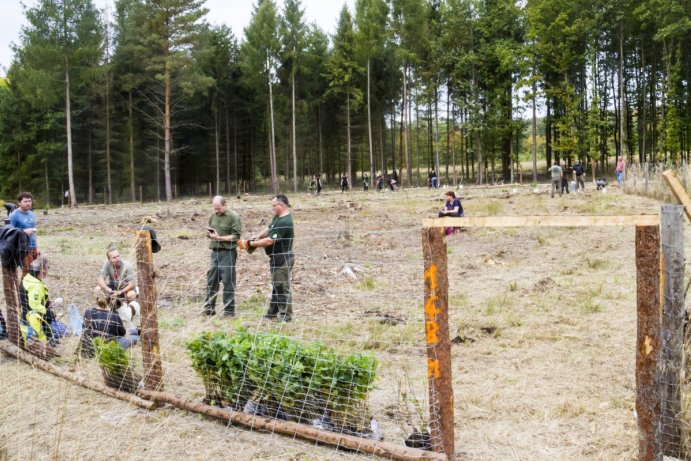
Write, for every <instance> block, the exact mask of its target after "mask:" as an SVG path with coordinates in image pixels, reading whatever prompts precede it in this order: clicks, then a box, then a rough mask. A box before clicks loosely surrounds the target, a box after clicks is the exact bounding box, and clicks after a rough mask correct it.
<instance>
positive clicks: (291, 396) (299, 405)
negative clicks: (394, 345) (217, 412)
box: [187, 329, 377, 431]
mask: <svg viewBox="0 0 691 461" xmlns="http://www.w3.org/2000/svg"><path fill="white" fill-rule="evenodd" d="M187 350H188V353H189V355H190V357H191V359H192V367H193V368H194V370H195V371H196V372H197V374H198V375H199V376H200V377H201V379H202V381H203V382H204V386H205V388H206V400H207V402H209V403H211V404H214V405H219V406H232V407H234V408H236V409H242V408H243V406H244V404H245V403H246V402H247V401H248V400H251V401H252V402H254V404H255V405H263V406H264V408H266V409H267V412H268V414H269V415H275V416H279V415H280V416H281V417H286V418H288V419H292V420H296V421H301V422H305V421H309V420H312V419H315V418H323V417H325V416H326V417H328V419H329V420H330V422H331V424H332V425H334V426H336V427H337V428H339V429H346V430H351V431H363V430H365V429H366V428H367V427H368V423H369V419H370V418H369V415H368V414H367V413H368V412H367V409H366V405H365V401H366V399H367V394H368V392H369V391H370V390H371V389H372V388H373V383H374V380H375V377H376V371H377V361H376V359H375V358H374V357H372V356H370V355H363V354H351V355H343V354H339V353H338V352H336V351H334V350H333V349H330V348H327V347H325V346H323V345H321V344H318V343H312V344H305V343H301V342H299V341H296V340H294V339H292V338H288V337H285V336H278V335H275V334H270V333H256V334H255V333H250V332H248V331H247V330H246V329H239V330H238V331H237V332H236V333H235V334H232V335H231V334H228V333H225V332H214V333H210V332H206V333H202V334H201V335H199V336H197V337H195V338H194V339H192V340H191V341H190V342H189V343H188V344H187Z"/></svg>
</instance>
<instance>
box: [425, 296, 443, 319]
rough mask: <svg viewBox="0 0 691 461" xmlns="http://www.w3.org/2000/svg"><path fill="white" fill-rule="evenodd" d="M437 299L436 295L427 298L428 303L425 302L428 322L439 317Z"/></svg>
mask: <svg viewBox="0 0 691 461" xmlns="http://www.w3.org/2000/svg"><path fill="white" fill-rule="evenodd" d="M437 299H438V298H437V296H436V295H430V296H428V297H427V301H426V302H425V317H426V318H427V320H434V319H435V318H436V317H437V314H438V313H439V312H440V311H439V308H438V307H437V305H436V304H435V302H436V301H437Z"/></svg>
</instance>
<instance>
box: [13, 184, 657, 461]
mask: <svg viewBox="0 0 691 461" xmlns="http://www.w3.org/2000/svg"><path fill="white" fill-rule="evenodd" d="M521 195H524V197H521ZM611 195H613V194H598V195H596V196H594V197H592V198H590V201H591V202H594V201H597V203H598V204H599V203H600V202H602V203H601V205H602V207H603V209H604V210H608V209H609V208H608V206H609V204H610V202H609V200H612V198H611V197H610V196H611ZM595 197H596V198H595ZM617 199H619V197H617ZM442 200H443V199H442V198H441V193H439V192H432V191H426V190H422V191H418V192H401V193H400V194H399V193H396V194H394V193H390V194H370V195H367V196H365V195H364V194H363V195H362V196H356V195H350V196H348V195H347V194H345V195H341V194H333V195H330V196H326V197H322V198H320V199H316V198H314V197H309V198H300V199H298V198H296V199H295V200H293V199H292V198H291V201H293V202H294V203H293V213H294V215H295V219H296V240H295V247H294V251H295V254H296V261H297V262H296V265H295V267H294V270H293V274H292V287H293V293H292V295H293V298H292V303H293V310H294V318H293V321H292V322H286V323H280V322H276V321H275V320H273V319H265V318H263V317H264V315H265V314H266V313H267V309H268V307H269V302H270V297H271V275H270V269H269V262H268V258H267V257H266V256H265V255H264V254H263V252H262V251H261V250H259V251H256V252H255V253H254V254H251V255H250V254H247V253H245V252H240V253H239V255H238V259H237V285H236V290H235V293H236V299H235V301H236V315H235V316H234V317H224V316H223V315H222V314H223V310H222V302H221V299H218V300H217V302H216V315H215V316H211V317H209V316H206V315H204V307H203V304H204V299H205V297H206V275H207V274H206V271H207V269H208V267H209V263H210V254H211V252H210V250H209V248H208V240H207V238H206V233H205V230H204V229H205V228H206V225H207V219H208V216H209V215H210V213H211V207H210V205H209V204H208V200H207V199H189V200H185V201H181V202H178V203H176V204H174V205H168V204H162V205H150V206H149V207H148V208H142V209H137V210H134V209H133V208H132V207H130V206H113V207H104V208H99V209H98V212H97V213H96V212H94V210H88V209H81V210H71V211H67V210H64V211H59V212H52V211H51V212H50V213H49V214H48V215H47V216H44V221H43V223H41V224H42V232H41V235H40V241H41V245H42V248H43V249H44V252H45V253H46V255H47V257H48V258H50V259H51V260H52V261H54V263H55V265H56V267H59V268H60V269H59V270H56V271H53V272H52V273H51V274H49V276H48V277H47V280H46V283H47V285H48V286H49V289H50V291H51V294H53V293H55V295H63V296H65V294H64V291H68V293H69V295H68V296H65V297H66V299H67V301H68V303H71V304H75V305H77V306H78V308H79V310H80V312H81V313H82V314H83V313H84V311H85V310H86V309H87V308H95V307H96V306H95V301H94V299H93V297H92V290H93V288H94V286H95V284H96V275H97V273H98V269H99V268H100V267H101V265H102V264H103V261H104V260H105V258H106V254H105V253H106V248H107V247H108V246H112V245H114V246H116V247H118V248H120V250H121V253H122V254H123V257H124V258H125V259H126V260H128V261H129V262H130V263H134V262H135V260H136V253H135V251H134V243H135V242H134V240H133V235H134V232H135V231H136V230H137V229H139V228H140V227H141V222H142V221H143V220H144V221H147V222H148V224H149V225H151V226H153V227H155V228H156V230H157V233H158V238H159V241H160V242H161V245H162V251H161V252H160V253H157V254H155V255H154V256H153V260H154V269H155V270H154V281H155V289H156V294H157V302H156V314H157V327H158V328H157V332H158V335H159V345H160V348H159V351H158V352H159V354H160V360H161V364H162V367H161V368H162V370H163V375H162V382H163V386H164V389H163V390H164V391H165V392H167V393H169V394H171V395H174V396H177V397H179V398H180V399H181V400H184V401H185V402H188V403H189V402H192V403H194V404H195V405H205V408H206V407H213V408H216V409H218V410H219V411H229V412H230V411H232V412H234V413H235V414H238V415H244V417H246V418H251V419H250V420H247V421H249V423H250V426H249V427H244V426H242V428H241V426H239V423H237V424H238V426H236V423H233V422H230V420H226V422H227V425H228V428H227V430H228V431H230V432H229V434H232V437H231V439H232V438H237V439H242V438H243V437H247V435H242V434H244V432H243V431H248V429H249V431H248V432H252V433H254V432H255V431H256V432H257V438H255V439H252V441H251V442H250V443H248V444H246V445H245V446H243V447H235V448H234V449H235V450H236V451H237V453H238V454H240V453H242V454H243V456H244V455H246V456H247V457H248V459H286V458H290V457H294V458H295V457H297V458H299V456H300V453H304V452H305V451H307V452H308V453H311V456H314V457H316V458H321V459H326V458H329V459H341V458H343V459H352V458H354V457H360V456H362V457H367V456H369V455H363V454H362V453H357V454H348V453H345V452H340V451H339V452H334V451H326V452H325V451H323V450H324V449H323V448H319V447H316V446H315V444H314V442H307V443H305V442H301V441H300V440H299V438H300V436H299V435H298V433H297V432H295V431H294V432H293V433H292V434H291V433H290V432H288V436H286V435H285V434H286V432H285V431H284V430H283V429H285V428H288V430H289V431H290V430H294V429H295V427H297V426H300V427H302V428H304V429H305V430H307V431H310V430H319V431H324V432H330V433H332V434H334V435H335V436H336V440H338V437H342V438H343V440H345V438H346V437H356V438H359V439H362V440H364V441H370V442H377V441H382V443H391V444H394V445H397V446H399V447H402V448H405V447H406V446H414V447H418V448H429V446H431V445H432V444H433V443H434V442H435V441H434V440H432V439H431V434H430V432H429V427H430V425H431V424H432V423H433V422H434V418H435V417H436V415H434V414H432V415H430V414H429V405H428V402H429V399H430V397H429V392H430V391H429V387H428V368H427V358H426V350H425V316H424V315H425V314H424V298H423V282H424V280H423V271H424V269H423V268H424V261H423V255H422V248H421V235H420V227H419V219H420V218H422V217H430V216H435V215H436V211H437V210H438V208H439V206H440V205H441V204H442ZM464 200H465V201H464V208H465V210H466V214H470V215H482V214H485V215H486V214H497V213H500V212H501V210H502V209H504V210H508V209H509V208H508V207H509V205H508V202H509V201H514V200H515V201H517V202H518V207H517V209H518V210H519V214H529V213H531V212H535V211H536V210H542V211H544V210H545V209H546V208H547V207H549V206H550V204H551V203H552V202H549V197H548V195H546V194H544V193H542V194H534V193H532V191H523V190H516V191H514V192H511V193H509V192H506V191H502V192H501V193H495V192H494V191H487V190H478V191H477V192H475V191H473V190H467V191H466V192H465V195H464ZM570 200H571V202H570V203H571V205H570V206H571V207H572V209H573V212H578V210H579V209H580V207H583V208H584V209H587V210H592V209H593V208H592V207H593V206H594V205H593V203H590V202H587V200H589V197H587V196H583V197H581V196H578V197H572V198H570ZM581 200H582V201H583V203H582V204H581V202H578V201H581ZM232 208H233V209H234V210H236V211H237V212H238V214H239V215H240V216H241V218H242V222H243V236H247V235H251V234H253V233H255V232H257V231H258V230H259V229H261V228H263V227H264V226H266V224H267V222H268V221H269V220H270V218H271V210H270V206H269V202H268V199H267V197H258V198H255V197H249V198H247V199H244V200H242V201H235V200H234V201H233V203H232ZM655 209H656V210H658V211H659V207H655ZM598 232H599V233H598V234H593V233H586V232H581V231H580V230H579V229H569V228H567V229H560V230H558V231H555V230H551V229H530V228H524V229H509V230H500V229H473V230H468V231H464V232H460V233H457V234H454V235H450V236H449V237H448V258H449V266H448V273H449V310H450V322H449V329H450V333H451V339H452V342H453V349H452V353H453V376H454V394H455V404H454V406H455V409H456V413H457V415H459V418H458V420H457V423H456V442H457V443H456V446H457V447H459V448H458V452H460V453H462V456H465V457H467V459H488V457H494V458H495V459H502V458H504V459H506V458H507V457H510V456H514V455H512V453H514V454H515V453H521V454H522V455H523V456H524V457H527V458H530V459H550V458H548V457H547V455H546V454H547V453H549V456H550V457H551V459H554V457H555V456H556V457H557V458H560V459H614V458H621V457H631V456H633V453H635V452H636V423H635V413H634V401H635V395H634V394H635V382H634V372H633V370H634V368H635V365H634V362H635V360H634V355H635V335H634V334H633V333H634V331H635V323H636V315H635V312H634V311H632V309H631V305H632V304H634V303H635V277H634V274H633V273H632V271H631V270H629V269H627V267H628V266H630V265H631V264H632V263H633V261H632V259H631V258H632V257H633V245H634V242H633V232H628V231H622V230H621V229H617V228H613V229H606V230H602V231H598ZM552 242H561V243H559V244H554V245H553V244H552ZM593 242H595V243H593ZM593 244H595V245H597V247H598V251H581V250H584V249H586V248H591V247H592V245H593ZM622 255H630V256H622ZM66 288H67V290H66ZM141 288H142V287H140V289H141ZM60 318H61V319H62V320H63V321H64V322H65V323H69V322H68V318H67V314H65V315H63V316H62V317H60ZM139 326H140V328H145V325H141V324H140V325H139ZM80 341H81V340H80V338H76V337H66V338H63V339H62V340H61V343H60V345H59V346H58V348H57V349H58V352H59V353H60V354H61V357H60V358H58V359H54V360H53V363H54V364H56V366H58V367H60V368H61V369H63V370H70V371H71V372H73V373H75V374H77V375H78V376H81V377H86V378H88V379H90V380H93V381H98V382H102V383H105V384H108V385H110V386H112V388H119V389H123V390H126V391H130V390H132V388H133V387H141V385H142V384H141V380H142V379H143V377H144V376H145V375H146V374H147V370H146V369H145V368H144V365H143V363H144V362H143V360H142V352H143V350H144V345H143V344H141V343H140V344H137V345H134V346H132V347H130V348H128V349H127V350H126V354H125V355H124V356H123V354H122V353H121V352H115V353H114V352H113V351H108V350H105V351H101V353H98V354H95V356H94V357H93V358H90V357H82V356H81V355H80V354H78V351H79V343H80ZM99 347H103V346H99ZM116 350H117V351H119V350H118V349H116ZM109 353H112V355H113V356H112V357H110V359H108V360H106V359H102V362H103V363H99V356H100V357H103V356H104V354H105V356H106V357H108V355H107V354H109ZM123 363H126V365H123ZM24 379H25V380H26V379H27V378H24ZM23 385H26V381H25V382H24V384H17V386H18V387H19V386H23ZM123 386H124V388H123ZM166 411H170V410H166ZM224 414H225V413H224ZM152 418H153V421H152ZM168 418H171V420H173V421H176V422H177V421H179V420H178V419H176V418H175V416H174V415H171V414H170V413H163V414H162V415H161V416H157V417H151V418H150V417H146V418H144V417H139V418H138V419H137V423H135V425H134V426H130V428H129V431H130V433H131V434H130V436H129V437H130V438H129V439H127V438H126V439H125V441H129V442H132V443H134V440H135V439H136V440H138V439H139V438H143V436H144V434H145V433H146V432H147V431H149V430H151V425H152V422H153V425H154V426H161V427H163V426H165V425H166V424H167V423H166V422H164V421H165V420H166V419H168ZM252 418H253V419H252ZM145 419H147V420H148V422H149V425H148V426H147V425H144V424H143V421H144V420H145ZM193 419H194V418H192V420H193ZM267 420H269V421H274V423H272V424H274V425H273V426H265V425H261V426H260V425H259V422H260V421H267ZM277 423H278V424H279V425H278V426H276V424H277ZM184 424H185V425H186V424H189V425H190V428H191V427H193V425H195V424H198V421H196V420H195V421H190V420H185V422H184ZM252 424H255V426H254V430H252ZM280 424H283V425H285V427H283V428H281V427H280ZM194 427H196V426H194ZM203 427H204V429H203V430H204V431H210V432H213V431H214V430H215V429H214V428H215V427H221V428H223V424H222V423H221V424H219V423H215V424H214V423H211V422H205V425H204V426H203ZM267 427H268V429H267ZM190 431H192V429H190ZM195 431H198V429H195ZM266 431H269V432H275V433H276V434H284V435H268V434H266V433H265V432H266ZM193 433H194V434H198V432H193ZM197 436H198V435H194V436H190V437H191V438H190V439H189V440H187V441H186V442H185V443H186V445H187V446H189V445H193V444H194V442H193V441H194V440H195V439H194V437H197ZM158 439H159V440H160V441H165V443H166V444H168V445H169V446H176V445H175V444H176V443H178V441H176V440H171V439H170V438H169V437H166V436H164V435H163V434H160V435H159V436H158ZM8 440H10V439H9V438H8ZM12 440H14V439H12ZM115 440H116V439H115V438H114V439H113V441H110V440H103V441H102V442H101V444H102V448H103V449H107V448H111V449H113V448H115V445H116V443H118V442H116V441H115ZM613 441H615V442H613ZM152 443H155V442H152ZM219 443H220V442H219ZM224 443H225V441H224ZM227 443H228V444H230V443H231V442H227ZM336 444H337V445H338V442H336ZM85 446H86V445H85ZM224 446H225V447H229V446H230V447H233V445H224ZM593 447H596V448H593ZM207 448H208V450H211V449H212V448H211V447H210V446H209V447H206V446H205V447H204V449H207ZM158 449H159V450H163V448H158ZM226 449H227V448H226ZM231 449H233V448H231ZM79 450H80V449H79V448H78V447H77V448H74V451H73V452H72V453H73V454H76V457H77V458H79V457H80V455H81V457H82V458H86V459H88V458H89V456H88V455H86V454H85V453H84V451H81V452H80V451H79ZM82 450H85V448H82ZM151 450H152V451H151V453H154V452H155V451H154V450H156V448H154V447H152V448H151ZM197 450H201V449H200V448H197ZM320 450H322V451H320ZM591 450H592V451H591ZM182 451H184V450H182ZM8 453H9V455H8V457H9V459H14V457H13V456H15V455H16V453H18V452H17V445H15V444H13V445H12V446H11V447H10V449H9V450H8ZM157 453H159V455H158V458H157V457H156V456H153V458H156V459H162V457H163V455H161V453H164V452H163V451H158V452H157ZM201 453H206V452H202V451H200V452H199V453H196V455H198V456H201ZM209 453H212V452H211V451H209ZM543 455H544V456H543ZM142 456H143V455H142ZM188 456H192V458H194V456H195V454H192V455H188ZM37 459H41V456H38V458H37ZM134 459H139V458H137V457H136V456H135V457H134ZM142 459H143V458H142Z"/></svg>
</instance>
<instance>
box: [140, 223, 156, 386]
mask: <svg viewBox="0 0 691 461" xmlns="http://www.w3.org/2000/svg"><path fill="white" fill-rule="evenodd" d="M136 246H137V279H138V282H139V304H140V306H141V316H142V362H143V365H144V386H145V387H146V389H149V390H159V391H160V390H163V367H162V366H161V352H160V346H159V340H158V316H157V314H156V284H155V283H154V259H153V253H152V252H151V235H150V234H149V231H148V230H142V231H138V232H137V241H136Z"/></svg>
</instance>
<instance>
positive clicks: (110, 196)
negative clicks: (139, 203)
mask: <svg viewBox="0 0 691 461" xmlns="http://www.w3.org/2000/svg"><path fill="white" fill-rule="evenodd" d="M110 163H111V162H110V76H109V75H106V175H107V184H108V205H111V204H112V203H113V178H112V174H111V168H110ZM132 193H133V194H134V191H132ZM132 201H134V200H132Z"/></svg>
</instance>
